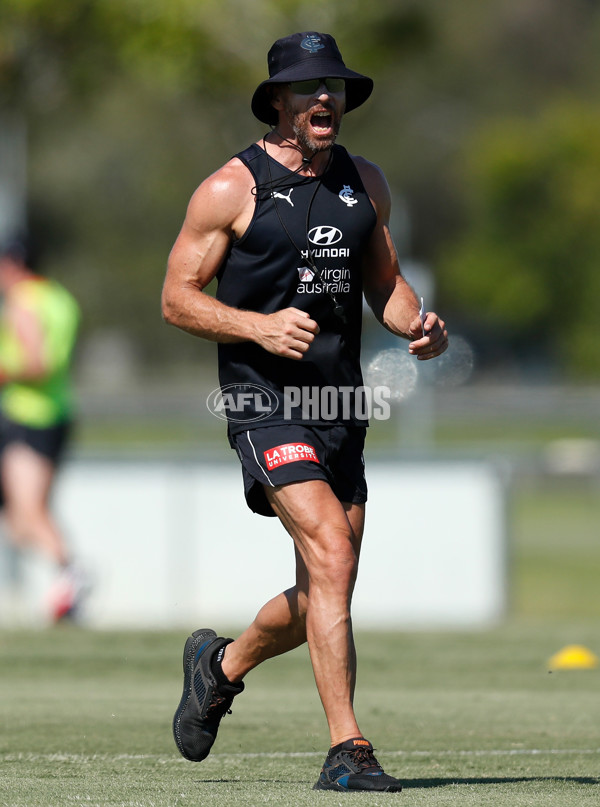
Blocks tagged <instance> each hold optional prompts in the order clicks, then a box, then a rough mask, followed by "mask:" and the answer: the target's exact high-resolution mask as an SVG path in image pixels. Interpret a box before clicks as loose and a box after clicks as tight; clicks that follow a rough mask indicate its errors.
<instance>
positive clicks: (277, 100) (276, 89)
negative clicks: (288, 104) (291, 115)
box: [267, 84, 284, 112]
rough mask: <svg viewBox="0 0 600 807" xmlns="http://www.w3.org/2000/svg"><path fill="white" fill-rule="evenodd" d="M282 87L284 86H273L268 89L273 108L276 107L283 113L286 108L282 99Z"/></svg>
mask: <svg viewBox="0 0 600 807" xmlns="http://www.w3.org/2000/svg"><path fill="white" fill-rule="evenodd" d="M282 86H283V85H282V84H272V85H271V86H269V87H267V92H268V93H269V100H270V101H271V106H272V107H274V108H275V109H276V110H277V111H278V112H279V111H281V110H282V109H283V106H284V104H283V99H282V97H281V90H282Z"/></svg>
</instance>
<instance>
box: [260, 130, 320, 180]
mask: <svg viewBox="0 0 600 807" xmlns="http://www.w3.org/2000/svg"><path fill="white" fill-rule="evenodd" d="M265 147H266V150H267V152H268V153H269V154H270V155H271V157H273V158H274V159H276V160H277V162H280V163H281V164H282V165H285V167H286V168H289V169H290V171H297V172H298V173H299V174H302V175H303V176H318V175H319V174H322V173H323V172H324V171H325V169H326V167H327V165H328V163H329V159H330V156H331V149H330V148H329V149H326V150H325V151H317V152H312V151H308V150H306V149H303V148H302V146H301V145H300V143H298V141H297V140H296V138H291V137H290V138H288V137H285V136H284V135H282V134H281V133H280V132H279V131H277V129H275V130H273V132H272V133H271V134H269V135H267V137H266V138H265Z"/></svg>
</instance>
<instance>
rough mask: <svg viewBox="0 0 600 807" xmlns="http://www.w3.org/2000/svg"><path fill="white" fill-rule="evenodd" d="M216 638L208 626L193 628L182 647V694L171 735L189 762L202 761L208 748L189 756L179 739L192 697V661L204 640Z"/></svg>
mask: <svg viewBox="0 0 600 807" xmlns="http://www.w3.org/2000/svg"><path fill="white" fill-rule="evenodd" d="M216 638H217V634H216V633H215V632H214V630H210V629H209V628H201V629H200V630H195V631H194V632H193V633H192V635H191V636H189V637H188V639H187V641H186V643H185V647H184V648H183V694H182V695H181V700H180V701H179V706H178V707H177V710H176V712H175V716H174V717H173V737H174V739H175V744H176V745H177V748H178V749H179V753H180V754H181V756H182V757H185V758H186V759H189V761H190V762H202V760H203V759H206V757H207V756H208V754H209V752H210V748H209V749H208V751H207V752H206V754H204V756H202V757H191V756H189V754H188V753H187V752H186V750H185V748H184V747H183V743H182V740H181V732H180V725H181V718H182V716H183V713H184V712H185V709H186V707H187V705H188V703H189V701H190V698H191V697H192V682H193V680H194V666H195V664H194V662H195V658H196V653H197V652H198V648H199V647H201V645H202V644H204V643H205V642H207V641H212V640H213V639H216Z"/></svg>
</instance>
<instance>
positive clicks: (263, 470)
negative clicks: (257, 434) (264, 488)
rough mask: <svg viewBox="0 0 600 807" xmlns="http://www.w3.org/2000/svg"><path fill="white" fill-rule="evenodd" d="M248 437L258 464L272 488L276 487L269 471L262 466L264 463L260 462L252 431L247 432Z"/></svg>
mask: <svg viewBox="0 0 600 807" xmlns="http://www.w3.org/2000/svg"><path fill="white" fill-rule="evenodd" d="M246 437H247V438H248V442H249V443H250V445H251V446H252V453H253V454H254V459H255V460H256V464H257V465H258V467H259V468H260V470H261V471H262V472H263V474H264V475H265V477H266V479H267V482H268V483H269V485H271V487H272V488H274V487H275V485H274V484H273V482H272V481H271V480H270V479H269V475H268V474H267V472H266V471H265V469H264V468H263V467H262V465H261V464H260V462H259V461H258V457H257V456H256V449H255V448H254V443H253V442H252V440H251V439H250V432H246Z"/></svg>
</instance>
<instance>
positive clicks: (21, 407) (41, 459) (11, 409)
mask: <svg viewBox="0 0 600 807" xmlns="http://www.w3.org/2000/svg"><path fill="white" fill-rule="evenodd" d="M35 263H36V260H35V257H34V250H33V248H32V245H31V242H30V241H29V240H27V239H24V238H16V239H13V240H12V241H10V242H9V243H7V244H6V245H5V246H4V247H3V248H2V249H1V250H0V294H1V296H2V305H1V307H0V482H1V484H0V506H2V508H3V511H4V516H5V521H6V526H7V533H8V536H9V538H10V539H11V540H12V541H13V542H14V543H15V544H16V545H17V546H18V547H19V548H21V549H25V548H32V549H34V550H35V551H37V552H40V553H41V554H43V555H45V556H46V557H47V558H49V559H50V560H51V561H53V562H54V564H55V566H56V568H57V571H58V573H57V578H56V581H55V583H54V585H53V587H52V590H51V592H50V595H49V603H48V606H49V611H50V617H51V619H52V620H53V621H58V620H61V619H64V618H67V617H74V616H75V615H76V612H77V607H78V605H79V604H80V600H81V597H82V596H83V594H84V591H85V590H86V589H87V583H86V582H85V581H84V578H83V573H82V570H81V569H80V568H79V567H78V566H77V565H76V564H74V563H73V558H72V557H71V552H70V550H69V548H68V546H67V542H66V540H65V538H64V536H63V534H62V531H61V529H60V527H59V526H58V524H57V523H56V520H55V519H54V517H53V515H52V513H51V512H50V505H49V499H50V494H51V491H52V485H53V481H54V478H55V474H56V470H57V467H58V464H59V462H60V459H61V457H62V455H63V452H64V449H65V446H66V444H67V441H68V438H69V433H70V429H71V421H72V417H73V412H72V410H73V395H72V390H71V382H70V364H71V357H72V353H73V348H74V345H75V342H76V338H77V330H78V326H79V319H80V312H79V307H78V305H77V303H76V302H75V300H74V298H73V297H72V296H71V294H70V293H69V292H68V291H67V290H66V289H64V288H63V287H62V286H61V285H60V284H58V283H56V282H55V281H53V280H49V279H47V278H44V277H42V276H41V275H39V274H38V273H37V271H34V265H35Z"/></svg>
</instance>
